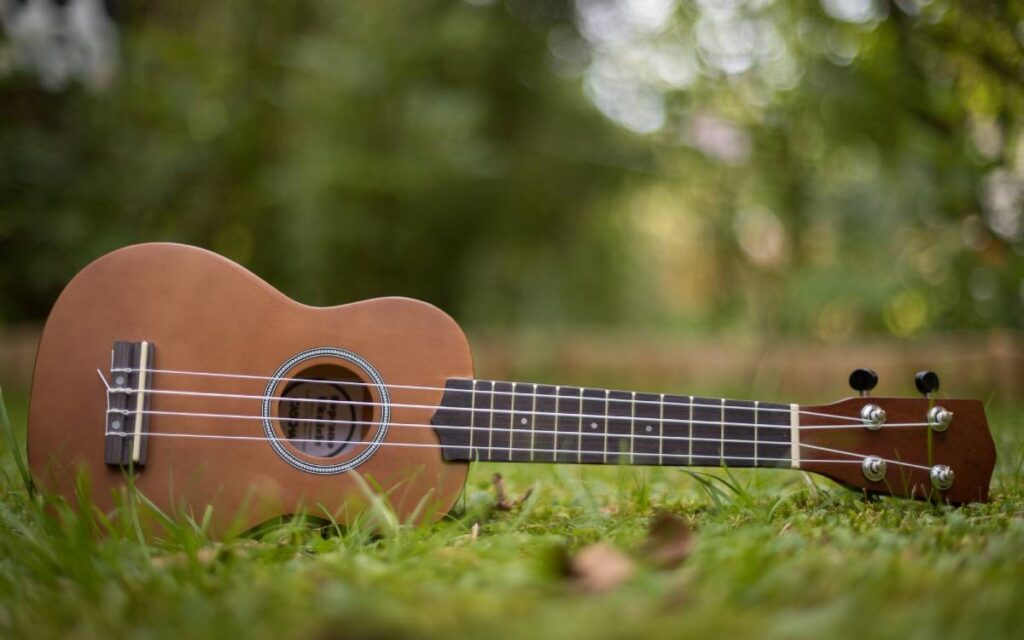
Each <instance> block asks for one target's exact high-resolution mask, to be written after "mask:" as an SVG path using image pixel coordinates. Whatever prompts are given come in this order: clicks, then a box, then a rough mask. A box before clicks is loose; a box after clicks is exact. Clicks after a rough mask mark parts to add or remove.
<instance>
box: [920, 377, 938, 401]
mask: <svg viewBox="0 0 1024 640" xmlns="http://www.w3.org/2000/svg"><path fill="white" fill-rule="evenodd" d="M914 386H915V387H917V390H918V391H920V392H921V394H922V395H923V396H924V397H926V398H927V397H928V396H930V395H932V394H933V393H935V392H936V391H938V390H939V374H937V373H935V372H934V371H918V372H917V375H916V376H914Z"/></svg>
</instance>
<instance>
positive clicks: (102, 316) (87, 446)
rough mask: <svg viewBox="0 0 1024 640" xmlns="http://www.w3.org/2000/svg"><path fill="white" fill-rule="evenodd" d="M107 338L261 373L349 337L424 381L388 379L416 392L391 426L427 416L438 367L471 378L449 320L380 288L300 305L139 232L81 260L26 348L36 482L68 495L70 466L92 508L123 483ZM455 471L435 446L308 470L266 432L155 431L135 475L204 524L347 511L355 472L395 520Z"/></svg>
mask: <svg viewBox="0 0 1024 640" xmlns="http://www.w3.org/2000/svg"><path fill="white" fill-rule="evenodd" d="M117 340H131V341H142V340H147V341H151V342H153V343H155V345H156V347H157V349H156V353H157V357H156V360H157V361H156V363H155V365H154V366H155V367H157V368H160V369H181V370H189V371H212V372H229V373H246V374H255V375H261V376H270V375H272V374H273V373H274V372H275V370H277V368H278V367H279V366H281V365H282V364H283V363H284V362H285V361H287V360H288V359H289V358H290V357H292V356H294V355H295V354H297V353H300V352H302V351H305V350H307V349H311V348H316V347H323V346H329V347H337V348H342V349H347V350H349V351H352V352H354V353H356V354H359V355H360V356H362V357H363V358H365V359H366V360H367V361H369V362H370V363H371V364H372V366H373V367H375V368H376V369H377V370H378V371H379V372H380V374H381V376H382V377H383V379H384V381H385V382H386V383H388V384H413V385H422V386H428V387H437V388H438V390H436V391H434V390H409V389H404V390H393V391H392V401H393V402H400V403H403V404H416V405H423V407H422V408H407V407H393V409H392V416H391V421H392V422H394V423H416V424H424V425H427V424H429V422H430V417H431V415H432V414H433V409H432V407H434V406H435V405H437V403H438V401H439V400H440V396H441V391H440V389H441V388H442V387H444V385H445V382H446V380H447V379H448V378H451V377H471V376H472V375H473V367H472V360H471V357H470V351H469V346H468V344H467V342H466V339H465V336H464V335H463V333H462V331H461V330H460V329H459V327H458V325H456V324H455V322H454V321H453V320H452V319H451V318H450V317H448V316H447V315H446V314H444V313H443V312H441V311H439V310H438V309H436V308H435V307H433V306H431V305H428V304H426V303H423V302H418V301H415V300H409V299H405V298H380V299H375V300H368V301H365V302H357V303H353V304H347V305H342V306H337V307H328V308H320V307H311V306H307V305H303V304H300V303H297V302H295V301H293V300H291V299H289V298H287V297H286V296H284V295H283V294H281V293H280V292H278V291H277V290H275V289H273V288H272V287H271V286H270V285H268V284H267V283H265V282H264V281H262V280H260V279H259V278H257V277H256V276H255V275H253V274H252V273H250V272H249V271H247V270H245V269H244V268H242V267H240V266H238V265H236V264H235V263H233V262H231V261H229V260H227V259H225V258H222V257H220V256H218V255H216V254H213V253H210V252H208V251H205V250H202V249H197V248H194V247H188V246H183V245H175V244H146V245H136V246H131V247H127V248H124V249H121V250H119V251H115V252H114V253H111V254H109V255H107V256H104V257H102V258H100V259H98V260H97V261H95V262H94V263H92V264H91V265H89V266H88V267H87V268H85V269H84V270H83V271H82V272H81V273H79V274H78V275H77V276H76V277H75V278H74V280H72V282H71V283H70V284H69V285H68V287H67V288H66V289H65V290H64V292H63V293H62V294H61V296H60V298H59V299H58V301H57V303H56V305H55V306H54V308H53V311H52V313H51V315H50V317H49V319H48V321H47V323H46V327H45V329H44V332H43V335H42V339H41V341H40V345H39V352H38V356H37V360H36V368H35V373H34V377H33V387H32V397H31V402H30V410H29V411H30V412H29V434H28V457H29V463H30V465H31V469H32V472H33V474H34V476H35V479H36V482H37V483H39V484H40V485H41V486H42V488H44V489H46V490H52V491H56V492H59V493H61V494H63V495H64V496H66V497H68V498H69V499H74V495H75V482H76V480H75V478H76V475H77V474H78V472H79V471H82V472H84V473H85V474H86V476H87V477H88V479H89V481H90V482H91V485H92V495H93V499H94V500H95V501H96V503H97V504H98V506H99V507H100V508H103V509H111V508H112V507H113V506H114V505H115V500H114V493H115V492H116V491H117V490H118V488H119V487H122V486H123V485H124V482H125V476H124V474H123V472H122V471H120V470H117V469H115V468H111V467H107V466H106V465H104V461H103V450H104V435H103V434H104V414H105V411H106V399H105V389H104V387H103V384H102V383H101V381H100V379H99V377H98V376H97V373H96V370H97V369H99V370H101V371H103V372H106V371H107V370H108V369H109V368H110V352H111V347H112V345H113V344H114V342H115V341H117ZM265 384H266V382H265V381H262V380H252V381H242V380H234V379H227V378H206V379H198V378H194V377H183V376H171V375H167V374H160V373H157V374H155V375H154V376H153V386H154V387H155V388H159V389H171V390H173V389H177V390H190V391H195V390H202V391H208V392H222V393H240V394H251V395H262V394H263V392H264V387H265ZM373 393H376V392H375V391H374V392H373ZM375 399H379V398H376V396H375ZM259 404H260V403H259V401H258V400H251V399H227V398H201V397H186V398H182V397H174V396H168V395H154V396H152V405H151V408H152V409H153V410H155V411H157V410H171V411H189V412H197V413H238V414H246V415H249V414H253V415H258V414H259ZM376 410H379V409H376ZM150 431H151V433H153V434H159V433H161V432H163V433H170V432H175V433H177V432H190V433H199V434H203V433H205V434H225V435H246V436H262V435H263V431H262V424H261V422H259V421H257V420H249V421H241V420H237V421H232V420H221V419H203V418H189V419H182V418H177V417H168V416H160V415H154V416H152V417H151V422H150ZM388 441H389V442H402V443H414V444H426V445H437V444H438V441H437V437H436V435H435V433H434V431H433V430H431V429H429V428H421V429H413V428H396V427H392V428H391V430H390V432H389V434H388ZM358 450H359V447H356V448H354V449H353V450H351V451H347V452H345V453H343V454H342V456H351V455H355V454H356V453H357V452H358ZM293 452H295V453H297V450H294V451H293ZM298 455H299V456H300V457H301V456H303V455H304V454H301V453H298ZM306 457H307V458H308V456H306ZM335 460H336V459H331V461H332V462H333V461H335ZM319 462H321V463H322V462H323V460H322V459H320V460H319ZM466 471H467V466H466V464H464V463H458V462H444V461H442V459H441V455H440V451H439V450H437V449H434V448H430V447H428V448H412V447H390V446H384V447H381V448H380V449H378V450H377V452H376V453H375V454H374V455H373V456H372V457H370V458H369V459H368V460H367V461H366V462H365V463H363V464H362V465H360V466H359V467H358V468H357V469H356V471H355V472H345V473H340V474H335V475H314V474H310V473H307V472H304V471H302V470H299V469H296V468H294V467H292V466H290V465H289V464H287V463H286V462H285V461H284V460H282V459H281V458H280V457H279V456H278V455H277V454H276V453H275V452H274V451H273V450H272V449H271V447H270V446H269V444H268V443H267V442H265V441H238V440H212V439H203V440H199V439H188V438H172V437H160V436H158V435H157V436H154V437H153V438H152V439H151V440H150V442H149V460H148V464H147V466H146V468H145V469H143V470H141V471H140V472H139V473H138V474H137V478H136V485H137V487H138V488H139V489H140V490H141V491H143V492H144V493H145V494H146V496H148V498H149V499H151V500H152V501H153V502H154V503H156V505H158V506H159V507H160V508H161V509H164V510H166V511H169V512H170V511H177V510H183V511H185V512H187V513H190V514H191V515H193V516H194V517H196V518H197V519H199V518H201V517H202V515H203V512H204V510H205V509H206V507H207V505H212V506H213V507H214V514H215V516H214V526H215V527H216V528H217V530H220V531H224V530H226V529H227V528H228V527H229V526H231V527H236V528H245V527H249V526H252V525H255V524H257V523H259V522H261V521H264V520H266V519H267V518H270V517H274V516H277V515H282V514H290V513H294V512H296V511H297V510H299V509H301V508H305V509H307V510H308V511H309V512H310V513H311V514H313V515H321V516H323V515H326V514H330V515H331V516H332V517H335V518H337V519H338V520H339V521H341V522H343V523H345V522H351V521H352V519H353V518H354V517H355V516H356V515H357V514H358V513H359V512H360V510H361V508H362V506H363V505H364V504H365V503H366V500H367V494H366V491H365V487H366V486H367V485H368V486H379V487H380V488H381V489H382V490H383V492H384V493H385V494H386V496H387V498H388V500H389V501H390V503H391V505H392V506H393V507H394V509H395V511H396V512H397V514H398V516H399V517H400V518H403V519H406V518H410V517H413V516H416V517H418V518H420V519H422V518H426V517H432V516H434V517H436V516H437V515H440V514H443V513H445V512H446V511H448V510H449V509H450V508H451V506H452V505H453V503H454V501H455V500H456V498H457V496H458V495H459V493H460V492H461V490H462V487H463V483H464V481H465V477H466ZM357 474H358V475H359V476H361V477H362V481H360V479H359V478H357V477H356V475H357ZM364 483H365V484H364Z"/></svg>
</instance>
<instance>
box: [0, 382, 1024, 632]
mask: <svg viewBox="0 0 1024 640" xmlns="http://www.w3.org/2000/svg"><path fill="white" fill-rule="evenodd" d="M23 407H24V402H23V400H21V399H16V400H15V402H14V403H12V408H13V410H12V411H11V413H12V415H13V417H14V418H13V419H14V421H15V422H14V424H13V425H12V426H13V429H12V430H11V433H12V434H13V435H14V437H15V438H16V439H18V441H19V442H20V441H23V436H24V408H23ZM1019 415H1020V413H1019V411H1016V410H1006V411H1002V410H997V411H995V412H993V413H992V415H991V421H992V424H993V427H994V430H995V432H996V436H997V441H998V443H999V453H1000V461H999V466H998V468H997V474H996V478H995V480H994V482H993V498H994V500H993V502H992V503H990V504H986V505H969V506H967V507H964V508H959V509H954V508H950V507H944V506H936V505H931V504H926V503H921V502H909V501H903V500H895V499H881V500H871V501H866V500H864V499H863V498H862V497H861V496H859V495H857V494H855V493H853V492H849V491H846V490H844V489H841V488H839V487H837V486H836V485H834V484H832V483H831V482H829V481H826V480H823V479H820V478H815V477H811V476H805V475H804V474H801V473H795V472H788V471H749V470H748V471H742V470H741V471H735V470H730V471H726V470H721V469H711V470H699V471H696V472H689V473H687V472H684V471H681V470H676V469H642V468H629V467H611V468H596V467H576V466H556V465H547V464H542V465H500V464H482V465H478V466H475V467H474V468H473V469H472V471H471V473H470V477H469V482H468V485H467V488H466V491H465V494H464V496H463V497H462V499H461V500H460V501H459V503H458V504H457V506H456V509H455V510H454V511H453V512H452V513H450V514H447V515H446V516H445V517H443V518H442V519H441V520H439V521H438V522H437V523H435V524H432V525H429V526H423V527H417V526H413V525H409V524H405V523H402V522H399V521H397V520H394V519H389V518H388V517H387V505H386V503H381V504H380V505H378V506H379V509H380V513H378V514H376V515H375V516H373V517H367V518H365V519H362V520H360V521H359V522H357V523H356V524H355V525H354V526H352V527H348V528H342V527H339V526H337V525H336V524H332V523H331V522H329V521H328V520H327V519H324V518H322V517H319V516H320V515H322V514H318V513H317V512H316V511H315V509H311V510H310V512H309V513H308V514H304V515H303V516H299V517H295V518H291V519H288V520H283V521H279V522H275V523H270V524H268V525H266V526H265V527H262V528H260V529H259V530H257V531H254V532H249V533H247V534H246V535H242V536H235V537H230V538H227V539H224V540H214V539H212V538H211V537H210V536H209V535H208V533H207V532H206V529H205V527H204V525H203V522H204V520H205V519H206V518H205V514H199V515H198V516H196V517H193V518H188V517H185V516H184V515H181V514H164V516H166V520H165V522H164V526H165V529H164V533H162V534H161V535H160V536H159V537H157V538H155V539H154V538H146V537H144V536H141V535H140V530H139V527H138V525H137V524H136V522H137V517H139V516H140V515H142V516H145V517H151V516H153V515H154V514H153V513H152V505H149V504H148V503H147V501H146V500H145V497H144V496H140V495H138V494H136V493H133V492H131V491H126V492H125V494H124V495H123V496H122V498H123V499H122V502H121V503H119V509H118V510H117V511H116V512H115V513H113V514H106V513H99V512H97V511H96V510H95V508H93V507H92V506H91V503H90V501H89V499H88V490H87V485H84V484H83V485H82V499H81V501H80V502H77V503H75V504H68V503H62V502H59V501H58V502H54V501H53V500H52V499H51V498H48V497H46V496H38V495H36V496H32V495H30V494H29V493H28V492H27V491H26V490H25V488H24V483H23V481H22V480H21V478H20V476H19V473H18V466H17V464H15V459H14V458H13V457H12V456H10V447H9V445H5V447H7V455H8V457H9V458H11V459H10V460H7V461H5V462H4V466H3V471H4V475H3V476H2V478H3V479H2V481H3V483H4V485H3V488H2V489H3V499H2V500H0V636H2V637H12V638H13V637H62V638H63V637H81V638H94V637H151V638H162V637H167V638H171V637H174V638H180V637H253V638H264V637H265V638H280V637H282V636H284V637H296V636H298V637H315V638H348V637H405V636H416V637H423V636H428V637H435V636H436V637H441V636H446V637H451V636H453V635H460V636H463V635H464V636H480V637H495V636H514V637H520V636H521V637H531V638H533V637H565V636H567V635H572V636H584V635H586V636H593V637H636V636H640V635H643V636H645V637H646V636H656V637H672V638H687V637H694V638H696V637H706V636H707V635H709V634H712V633H714V634H718V635H722V634H725V635H735V634H741V633H742V634H750V635H753V634H756V635H758V636H759V637H778V638H792V637H808V638H810V637H820V636H821V635H825V634H828V635H830V636H835V637H851V638H853V637H856V638H870V637H894V636H906V637H979V636H983V637H1012V636H1014V635H1016V631H1017V629H1019V628H1020V625H1021V623H1022V622H1024V611H1022V610H1021V608H1020V606H1019V603H1020V602H1022V601H1024V557H1022V554H1021V553H1020V550H1021V549H1024V481H1022V477H1021V457H1022V454H1021V451H1022V449H1021V442H1022V438H1021V436H1020V434H1019V432H1018V430H1017V429H1016V428H1015V423H1016V421H1017V420H1018V419H1019ZM5 442H6V441H5ZM19 446H21V445H19ZM495 472H499V473H501V474H502V475H503V477H504V485H505V490H506V492H507V494H508V496H507V497H508V498H509V502H511V503H512V504H513V505H514V506H512V508H511V509H508V510H505V509H501V508H498V506H497V505H496V496H495V490H494V485H493V482H492V475H493V474H494V473H495ZM528 490H531V491H530V492H529V495H528V497H526V498H525V499H523V500H522V501H517V500H516V498H520V497H522V496H523V495H524V494H526V493H527V491H528ZM47 507H49V508H47ZM663 510H664V511H669V512H672V513H674V514H677V515H678V516H679V517H680V518H682V519H683V521H684V522H685V523H687V525H688V526H689V527H691V528H692V536H693V539H692V541H690V543H689V546H688V547H687V551H686V554H687V555H686V557H685V560H683V561H682V562H681V563H678V564H674V565H671V566H667V567H666V566H663V565H660V564H658V563H656V562H652V561H651V560H650V559H649V558H647V557H646V556H645V554H644V545H645V541H646V539H647V536H648V533H647V531H648V527H649V526H650V523H651V522H652V520H653V519H654V518H655V516H656V515H657V514H658V513H659V512H660V511H663ZM157 517H162V516H157ZM595 542H604V543H607V544H610V545H611V546H612V547H613V548H614V549H617V550H619V551H620V552H622V553H623V554H624V555H625V556H626V557H627V558H628V559H629V561H631V562H633V563H635V569H634V570H633V571H632V572H631V573H630V575H629V577H628V579H625V580H624V581H621V582H617V583H615V584H614V586H613V588H610V589H607V590H605V591H601V592H598V593H591V592H587V591H584V590H580V589H579V588H577V587H576V586H575V585H574V584H573V583H572V582H571V581H570V580H567V578H566V577H565V576H564V574H563V571H564V565H563V563H564V559H565V558H566V557H572V555H573V554H576V553H578V552H579V550H580V549H582V548H584V547H586V546H587V545H590V544H592V543H595Z"/></svg>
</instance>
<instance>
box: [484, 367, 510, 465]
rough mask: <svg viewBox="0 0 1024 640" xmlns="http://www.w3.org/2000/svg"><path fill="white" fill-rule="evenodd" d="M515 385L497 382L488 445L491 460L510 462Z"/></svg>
mask: <svg viewBox="0 0 1024 640" xmlns="http://www.w3.org/2000/svg"><path fill="white" fill-rule="evenodd" d="M514 391H515V385H514V384H512V383H511V382H495V383H494V394H493V400H494V403H493V407H494V408H493V409H492V411H491V425H492V427H491V433H490V438H491V440H490V443H489V445H488V449H489V453H490V457H489V459H490V460H494V461H495V462H508V461H510V460H511V458H510V456H509V453H510V452H509V447H511V446H512V430H511V429H512V416H513V411H512V404H513V402H514V401H515V395H514Z"/></svg>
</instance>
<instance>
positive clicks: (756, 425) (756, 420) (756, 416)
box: [754, 400, 761, 467]
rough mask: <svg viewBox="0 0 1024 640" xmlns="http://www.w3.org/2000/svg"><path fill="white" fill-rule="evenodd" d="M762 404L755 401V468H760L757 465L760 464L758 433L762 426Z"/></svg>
mask: <svg viewBox="0 0 1024 640" xmlns="http://www.w3.org/2000/svg"><path fill="white" fill-rule="evenodd" d="M760 404H761V403H760V402H758V401H757V400H755V401H754V466H755V467H756V466H758V464H757V462H758V456H757V454H758V451H757V438H758V431H759V428H760V426H761V425H760V424H759V422H760V415H759V414H760V413H761V407H760Z"/></svg>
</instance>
